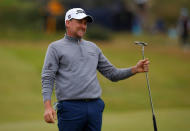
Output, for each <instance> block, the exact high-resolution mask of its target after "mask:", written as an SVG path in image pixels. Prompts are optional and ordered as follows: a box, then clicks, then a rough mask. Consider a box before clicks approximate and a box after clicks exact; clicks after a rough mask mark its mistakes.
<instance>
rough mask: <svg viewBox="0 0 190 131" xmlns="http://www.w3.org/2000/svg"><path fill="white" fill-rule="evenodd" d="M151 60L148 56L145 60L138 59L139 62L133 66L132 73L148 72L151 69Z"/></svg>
mask: <svg viewBox="0 0 190 131" xmlns="http://www.w3.org/2000/svg"><path fill="white" fill-rule="evenodd" d="M149 63H150V62H149V60H148V59H147V58H146V59H144V60H140V61H138V63H137V64H136V65H135V66H133V67H132V73H133V74H136V73H141V72H148V70H149Z"/></svg>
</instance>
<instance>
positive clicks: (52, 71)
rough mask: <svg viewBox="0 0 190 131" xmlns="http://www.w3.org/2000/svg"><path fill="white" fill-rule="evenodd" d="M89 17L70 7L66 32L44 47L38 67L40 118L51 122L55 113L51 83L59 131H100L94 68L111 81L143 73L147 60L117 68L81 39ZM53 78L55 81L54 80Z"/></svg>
mask: <svg viewBox="0 0 190 131" xmlns="http://www.w3.org/2000/svg"><path fill="white" fill-rule="evenodd" d="M92 21H93V19H92V17H91V16H89V15H86V13H85V12H84V10H83V9H81V8H74V9H70V10H69V11H68V12H67V13H66V16H65V25H66V35H65V36H64V38H63V39H61V40H58V41H55V42H53V43H51V44H50V45H49V47H48V50H47V53H46V57H45V62H44V66H43V70H42V94H43V101H44V105H45V113H44V119H45V121H46V122H47V123H54V122H55V119H56V112H55V110H54V109H53V108H52V106H51V94H52V90H53V87H54V84H55V83H56V84H55V85H56V86H55V91H56V97H57V100H58V105H57V117H58V128H59V131H100V130H101V124H102V113H103V110H104V102H103V100H102V99H101V98H100V97H101V88H100V85H99V82H98V80H97V74H96V70H98V71H99V72H100V73H101V74H102V75H104V76H105V77H107V78H108V79H110V80H111V81H118V80H122V79H125V78H128V77H130V76H132V75H134V74H136V73H139V72H147V71H148V65H149V61H148V59H145V60H140V61H139V62H138V63H137V65H135V66H133V67H130V68H124V69H117V68H115V67H114V66H113V65H112V64H111V63H110V62H109V61H108V60H107V59H106V57H105V56H104V55H103V53H102V51H101V50H100V48H98V47H97V46H96V45H95V44H94V43H92V42H90V41H86V40H84V39H82V37H83V36H84V34H85V32H86V29H87V22H89V23H92ZM54 81H55V82H54Z"/></svg>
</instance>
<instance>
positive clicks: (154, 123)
mask: <svg viewBox="0 0 190 131" xmlns="http://www.w3.org/2000/svg"><path fill="white" fill-rule="evenodd" d="M135 44H136V45H140V46H141V47H142V57H143V59H145V56H144V47H145V46H147V45H148V44H147V43H144V42H139V41H135ZM146 82H147V87H148V93H149V98H150V104H151V109H152V118H153V125H154V131H157V125H156V117H155V114H154V107H153V103H152V96H151V91H150V84H149V79H148V72H146Z"/></svg>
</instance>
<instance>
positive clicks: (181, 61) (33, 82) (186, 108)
mask: <svg viewBox="0 0 190 131" xmlns="http://www.w3.org/2000/svg"><path fill="white" fill-rule="evenodd" d="M56 39H59V38H56ZM135 40H139V41H145V42H147V43H149V46H147V47H146V48H145V56H146V57H148V58H149V59H150V62H151V64H150V72H149V79H150V87H151V91H152V97H153V104H154V108H155V114H156V119H157V125H158V130H160V131H179V130H181V131H188V130H189V129H190V126H189V121H190V102H189V100H190V95H189V92H190V81H189V77H190V76H189V73H190V68H189V67H190V61H189V60H190V51H189V50H188V51H186V52H184V50H183V48H181V47H179V46H178V44H177V42H176V40H171V39H169V38H167V37H165V36H154V37H151V38H150V37H149V36H146V35H145V36H141V37H134V36H131V35H127V34H119V35H116V36H115V37H114V38H113V40H112V41H108V42H105V41H104V42H102V41H96V43H97V44H98V46H99V47H100V48H101V49H102V51H103V52H104V55H105V56H106V57H107V58H108V59H109V60H110V62H111V63H112V64H114V65H115V66H116V67H119V68H123V67H130V66H133V65H134V64H136V62H137V61H138V60H139V59H141V57H142V56H141V48H138V47H137V46H135V45H134V44H133V42H134V41H135ZM50 42H51V41H50V40H42V41H32V40H23V41H17V40H16V41H14V40H0V60H1V63H0V72H1V73H0V105H1V109H0V131H12V130H14V131H34V130H36V131H56V130H57V126H56V124H50V125H48V124H46V123H45V122H44V121H43V111H44V107H43V102H42V95H41V69H42V65H43V61H44V56H45V52H46V49H47V47H48V44H49V43H50ZM98 79H99V81H100V85H101V87H102V91H103V93H102V98H103V99H104V101H105V104H106V108H105V112H104V117H103V130H102V131H139V130H141V131H152V130H153V124H152V114H151V108H150V103H149V98H148V90H147V87H146V79H145V75H144V74H138V75H136V76H134V77H131V78H129V79H127V80H123V81H120V82H116V83H113V82H111V81H109V80H107V79H106V78H104V77H103V76H102V75H100V74H99V73H98Z"/></svg>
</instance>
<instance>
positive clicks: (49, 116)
mask: <svg viewBox="0 0 190 131" xmlns="http://www.w3.org/2000/svg"><path fill="white" fill-rule="evenodd" d="M44 120H45V121H46V122H47V123H55V120H56V112H55V111H54V110H46V111H45V113H44Z"/></svg>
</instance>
